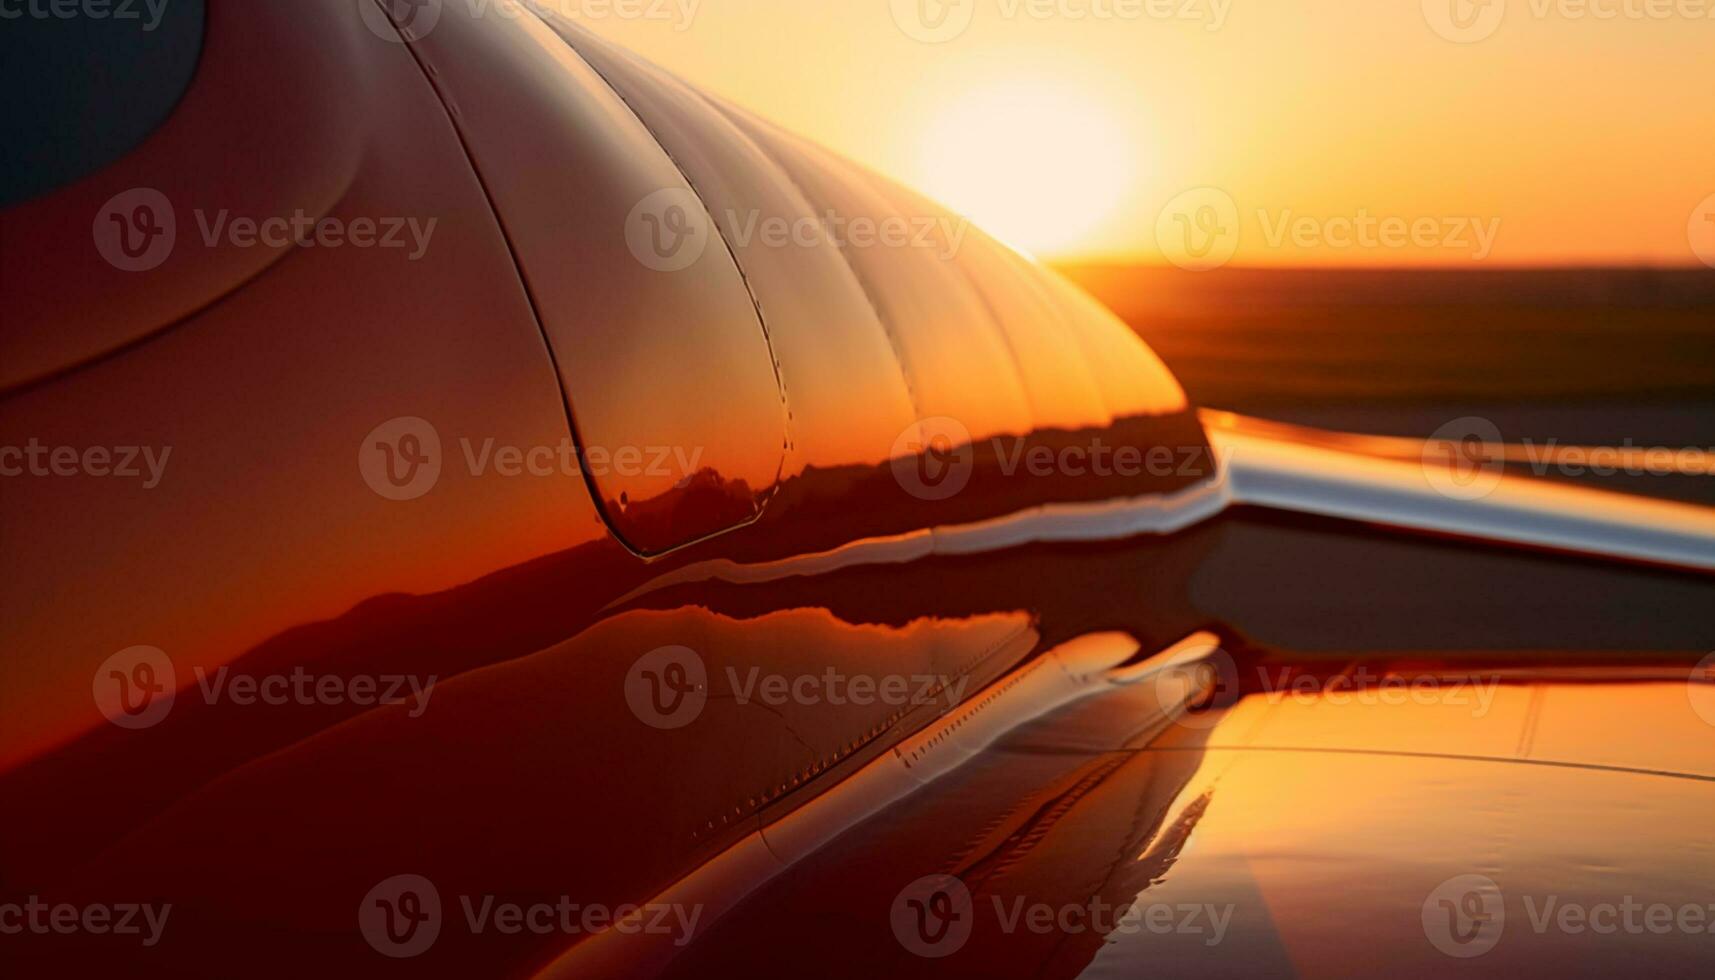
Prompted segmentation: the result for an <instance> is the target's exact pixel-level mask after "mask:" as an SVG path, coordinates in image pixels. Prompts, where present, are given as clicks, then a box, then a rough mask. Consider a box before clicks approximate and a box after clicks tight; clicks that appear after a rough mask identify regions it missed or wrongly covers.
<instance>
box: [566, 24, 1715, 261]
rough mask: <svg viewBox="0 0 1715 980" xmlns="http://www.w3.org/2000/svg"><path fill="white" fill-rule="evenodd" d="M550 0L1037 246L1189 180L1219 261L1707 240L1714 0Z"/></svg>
mask: <svg viewBox="0 0 1715 980" xmlns="http://www.w3.org/2000/svg"><path fill="white" fill-rule="evenodd" d="M545 2H546V3H548V4H549V5H551V6H558V7H559V8H560V9H562V10H565V11H567V12H569V13H570V14H571V15H572V16H573V18H574V19H575V20H577V21H579V22H580V23H583V24H584V25H586V26H588V27H590V28H592V29H594V30H596V31H598V32H599V33H601V34H603V35H606V36H608V37H610V38H613V39H615V40H617V41H619V42H621V43H623V44H625V45H627V46H629V47H631V48H632V49H634V50H636V51H638V52H639V53H641V54H643V55H644V56H646V57H648V58H650V59H652V60H654V61H656V62H658V63H660V64H663V65H665V66H666V67H668V68H670V69H672V70H673V71H675V72H677V73H679V74H681V75H683V76H685V77H687V78H689V79H690V80H692V81H694V82H697V83H700V84H702V85H703V86H705V87H707V88H708V89H710V90H712V91H714V92H716V93H718V94H721V95H724V96H726V97H728V98H731V99H733V100H734V101H736V102H738V103H740V104H741V105H744V106H747V107H749V108H752V109H754V110H756V111H758V112H760V113H761V114H763V115H764V116H767V117H769V118H771V119H774V120H775V121H777V122H780V123H782V124H783V125H785V126H787V127H788V128H790V129H793V130H796V131H798V132H801V133H803V134H805V135H807V136H810V137H812V138H814V139H816V140H818V141H820V142H822V143H824V144H827V145H828V146H831V147H832V148H834V149H836V150H838V151H840V152H842V153H844V154H846V155H848V156H851V157H853V158H855V159H857V160H859V161H861V162H863V163H865V164H868V165H870V166H873V167H875V168H877V169H879V170H881V171H882V172H884V173H888V174H891V175H893V176H895V177H897V178H899V179H901V180H903V181H904V182H906V183H908V184H911V185H913V186H916V187H918V188H920V189H922V190H924V191H926V192H928V193H929V194H930V195H931V196H933V197H936V198H937V199H939V200H941V201H943V202H945V203H947V204H948V205H950V206H952V207H954V208H955V209H957V210H960V211H962V212H966V213H968V214H969V215H970V216H971V217H973V218H975V219H976V220H977V221H978V223H979V224H981V225H983V226H984V227H986V228H988V229H989V230H991V231H993V232H995V233H996V234H998V235H1000V236H1001V237H1003V238H1005V239H1007V240H1008V241H1009V242H1011V243H1013V244H1015V245H1017V246H1019V247H1021V248H1024V249H1027V250H1030V251H1032V252H1035V253H1036V254H1038V255H1040V256H1042V257H1045V258H1061V259H1064V258H1113V259H1139V260H1144V261H1156V260H1159V259H1160V258H1162V255H1163V248H1171V246H1164V245H1163V244H1162V241H1163V238H1162V234H1158V225H1159V226H1160V227H1161V228H1163V229H1165V231H1164V232H1163V234H1168V233H1170V232H1171V229H1172V228H1173V227H1174V226H1173V221H1172V219H1171V216H1170V215H1169V216H1167V217H1165V218H1164V215H1163V211H1164V208H1166V207H1167V206H1168V205H1169V203H1170V202H1172V201H1174V199H1175V198H1180V197H1181V195H1183V194H1184V192H1187V191H1192V190H1194V189H1197V188H1214V189H1216V190H1217V191H1218V192H1219V193H1220V194H1224V195H1225V196H1226V198H1230V200H1231V201H1232V202H1233V206H1234V209H1235V211H1236V213H1237V215H1238V236H1237V241H1236V249H1237V253H1236V256H1234V258H1233V259H1232V261H1234V262H1235V263H1237V264H1246V265H1307V264H1308V265H1366V266H1376V265H1402V264H1414V265H1415V264H1453V265H1471V264H1483V265H1494V266H1517V265H1535V264H1582V263H1611V264H1638V263H1647V264H1657V265H1695V264H1696V263H1697V253H1696V252H1695V251H1694V247H1704V246H1707V247H1709V248H1710V249H1711V250H1712V251H1711V253H1710V254H1711V255H1712V256H1715V222H1711V221H1706V220H1704V217H1705V215H1706V214H1708V213H1710V212H1715V106H1712V104H1711V102H1712V99H1715V0H1647V2H1648V3H1650V4H1656V5H1660V4H1663V3H1665V6H1653V7H1652V6H1649V5H1646V0H1587V5H1581V4H1582V3H1584V0H1579V2H1574V0H1565V2H1564V3H1560V2H1558V0H1557V2H1555V3H1550V2H1549V0H1510V2H1509V0H1488V2H1487V4H1486V5H1484V4H1477V3H1473V2H1471V0H1421V2H1420V0H1296V2H1295V0H1267V2H1260V0H1035V2H1034V3H1032V2H1031V0H962V3H961V2H953V3H939V2H937V0H893V2H892V3H890V2H889V0H814V2H807V0H704V2H702V3H701V4H696V3H695V2H694V0H673V2H672V3H668V2H663V3H662V4H661V6H660V8H659V9H660V12H661V13H662V16H663V17H664V18H665V19H650V18H648V17H642V18H637V19H625V18H621V17H618V16H615V15H614V14H613V12H612V11H613V10H626V9H633V7H627V6H626V5H625V4H619V5H616V6H614V7H612V8H609V7H606V6H603V5H601V4H592V3H589V2H587V0H545ZM1676 2H1678V3H1680V4H1681V6H1678V7H1676V6H1675V3H1676ZM674 3H676V4H677V7H676V8H675V7H674V5H673V4H674ZM633 6H634V7H635V9H637V10H641V11H645V12H647V11H648V10H649V8H650V3H648V2H642V3H636V4H634V5H633ZM675 9H676V10H677V11H678V12H677V13H668V11H672V10H675ZM1652 9H1655V10H1660V11H1665V12H1667V13H1668V14H1669V16H1667V17H1665V18H1656V19H1652V18H1651V17H1650V16H1649V11H1650V10H1652ZM685 11H692V13H691V15H690V16H689V17H688V18H687V17H686V16H685ZM1151 11H1164V12H1165V13H1164V14H1161V13H1158V14H1152V13H1151ZM1598 11H1600V12H1604V13H1611V14H1613V15H1614V16H1610V17H1607V18H1605V19H1602V18H1598V16H1597V12H1598ZM1675 11H1678V12H1675ZM1068 12H1085V15H1084V16H1083V17H1081V18H1080V17H1074V16H1068V15H1067V14H1068ZM604 13H605V16H603V15H602V14H604ZM1693 13H1696V14H1701V16H1699V17H1695V18H1694V17H1692V16H1689V15H1690V14H1693ZM687 22H688V23H687ZM902 25H904V26H902ZM1461 25H1463V33H1461ZM1438 26H1439V27H1440V29H1441V32H1439V33H1438V30H1437V27H1438ZM1217 28H1218V29H1217ZM1444 33H1445V34H1451V35H1456V36H1461V37H1465V38H1469V39H1470V41H1469V43H1456V42H1455V41H1454V40H1450V39H1449V38H1448V37H1445V36H1443V34H1444ZM913 34H916V35H919V36H920V37H929V38H933V37H936V36H938V35H939V36H950V37H951V39H950V40H945V41H943V42H941V43H927V42H926V41H924V40H919V39H917V38H914V37H913V36H912V35H913ZM1218 199H1219V198H1217V200H1218ZM1190 200H1191V201H1192V202H1193V203H1203V202H1206V201H1207V200H1208V195H1207V193H1206V192H1204V193H1203V194H1202V195H1201V196H1196V197H1193V198H1191V199H1190ZM1217 210H1218V209H1217ZM1202 213H1203V215H1204V216H1207V215H1212V214H1214V212H1208V211H1204V212H1202ZM1193 215H1196V212H1195V211H1194V212H1193ZM1364 216H1368V218H1369V219H1370V220H1371V221H1372V222H1373V224H1372V226H1371V227H1372V228H1373V232H1372V234H1371V235H1370V236H1369V237H1368V239H1367V240H1359V239H1364V238H1365V236H1363V235H1362V234H1361V228H1362V224H1363V222H1362V221H1361V220H1360V219H1362V218H1363V217H1364ZM1303 218H1310V219H1312V221H1311V222H1309V223H1308V224H1307V225H1306V224H1304V223H1303V222H1301V220H1300V219H1303ZM1328 219H1347V221H1345V222H1340V221H1335V222H1333V223H1329V220H1328ZM1194 220H1196V221H1199V222H1200V221H1201V220H1202V218H1195V219H1194ZM1211 220H1212V219H1211ZM1385 221H1392V222H1393V224H1394V229H1395V230H1396V231H1400V230H1402V229H1405V228H1415V229H1417V231H1415V232H1413V233H1412V234H1409V235H1405V236H1404V238H1406V239H1415V240H1416V241H1415V243H1414V242H1413V241H1411V240H1406V241H1403V242H1402V241H1401V240H1400V238H1401V236H1400V235H1395V236H1392V240H1391V243H1385V242H1382V239H1383V238H1387V237H1388V236H1385V235H1383V234H1382V232H1383V230H1384V225H1383V222H1385ZM1348 226H1349V229H1350V230H1348ZM1210 227H1213V226H1210ZM1704 230H1706V231H1707V234H1708V236H1709V237H1708V238H1706V239H1700V238H1698V235H1699V234H1702V233H1703V231H1704ZM1694 242H1697V243H1698V244H1697V245H1696V246H1694V244H1693V243H1694ZM1711 262H1715V258H1711Z"/></svg>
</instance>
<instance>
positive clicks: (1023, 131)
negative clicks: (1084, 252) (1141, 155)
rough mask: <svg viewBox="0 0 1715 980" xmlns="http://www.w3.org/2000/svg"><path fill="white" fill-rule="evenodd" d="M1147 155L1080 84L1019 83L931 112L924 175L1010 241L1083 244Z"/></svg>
mask: <svg viewBox="0 0 1715 980" xmlns="http://www.w3.org/2000/svg"><path fill="white" fill-rule="evenodd" d="M1137 167H1138V161H1137V160H1136V158H1135V156H1134V154H1133V153H1132V148H1131V146H1129V145H1128V141H1127V139H1126V135H1125V133H1124V131H1123V130H1122V129H1121V127H1120V126H1118V125H1117V120H1116V119H1115V118H1114V117H1113V115H1112V114H1111V113H1109V112H1107V111H1106V110H1105V109H1104V108H1103V107H1102V106H1099V105H1097V104H1095V103H1094V102H1092V101H1091V100H1090V99H1089V98H1088V97H1087V96H1082V95H1080V94H1078V93H1077V92H1076V91H1074V90H1070V89H1060V88H1056V87H1054V86H1052V85H1048V86H1044V85H1025V84H1013V85H1004V86H996V87H993V88H986V89H983V90H980V91H977V92H973V93H970V94H968V95H966V96H965V97H964V98H962V99H961V100H959V101H958V102H955V103H953V104H952V105H950V106H949V107H948V108H947V109H946V110H945V111H943V112H942V113H940V114H939V115H938V116H935V117H933V118H932V121H931V123H930V127H929V131H928V132H927V133H926V134H925V136H924V139H923V144H922V154H921V162H920V164H919V170H920V173H919V177H918V181H919V183H920V184H921V185H922V186H923V188H924V189H925V190H926V191H928V192H929V194H931V195H932V196H933V197H935V198H936V199H938V200H940V201H941V202H943V203H945V204H946V205H947V206H949V207H951V208H953V209H954V210H955V211H958V212H959V213H961V214H963V215H965V216H966V217H968V218H970V219H971V220H973V221H975V222H976V223H977V224H978V225H980V226H982V227H983V229H984V230H986V231H988V232H990V233H992V234H994V235H997V236H998V237H1000V238H1002V239H1004V240H1006V241H1007V242H1008V243H1010V244H1012V245H1014V246H1016V247H1019V248H1022V249H1026V250H1028V251H1030V252H1033V253H1037V254H1047V255H1056V254H1065V253H1069V252H1076V251H1077V250H1078V249H1079V248H1080V247H1081V246H1083V245H1085V244H1086V242H1087V239H1088V236H1089V235H1090V233H1091V232H1092V231H1094V230H1095V229H1096V228H1097V227H1098V226H1099V225H1100V224H1101V222H1102V221H1103V219H1105V218H1108V217H1109V216H1111V215H1112V214H1114V212H1115V211H1116V210H1117V209H1118V207H1119V204H1120V200H1121V198H1122V196H1123V195H1124V194H1125V193H1126V192H1127V190H1128V188H1130V187H1131V186H1132V185H1133V184H1134V183H1135V181H1136V177H1137V173H1136V171H1137Z"/></svg>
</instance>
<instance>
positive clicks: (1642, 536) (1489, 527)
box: [1204, 412, 1715, 571]
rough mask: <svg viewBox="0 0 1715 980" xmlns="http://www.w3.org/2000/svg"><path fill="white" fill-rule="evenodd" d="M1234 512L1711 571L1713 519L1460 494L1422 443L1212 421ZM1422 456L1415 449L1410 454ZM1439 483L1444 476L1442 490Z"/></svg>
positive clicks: (1498, 474)
mask: <svg viewBox="0 0 1715 980" xmlns="http://www.w3.org/2000/svg"><path fill="white" fill-rule="evenodd" d="M1204 417H1205V420H1206V421H1207V422H1208V425H1209V433H1210V437H1211V439H1212V440H1213V442H1214V445H1215V448H1216V453H1217V454H1218V455H1219V456H1220V457H1221V458H1222V459H1223V461H1224V462H1225V465H1226V467H1227V470H1228V474H1229V478H1230V480H1231V486H1232V499H1233V501H1234V502H1235V503H1239V504H1246V505H1252V506H1258V507H1267V508H1271V509H1274V510H1280V511H1288V512H1292V513H1299V514H1314V515H1319V516H1323V517H1332V518H1339V519H1343V520H1352V521H1364V522H1368V523H1371V524H1375V525H1380V526H1383V527H1389V528H1396V529H1402V530H1410V531H1419V532H1426V533H1431V534H1441V535H1449V536H1452V537H1458V538H1465V539H1470V540H1476V541H1485V542H1498V543H1505V544H1511V545H1518V546H1523V547H1529V548H1543V549H1548V550H1551V551H1558V552H1564V553H1567V554H1577V555H1588V556H1593V557H1601V558H1613V559H1620V560H1626V561H1636V562H1643V563H1646V564H1653V565H1662V566H1666V567H1670V568H1683V569H1695V570H1700V571H1715V511H1711V510H1710V509H1709V508H1707V507H1698V506H1694V505H1691V504H1681V503H1674V502H1670V501H1664V500H1654V499H1649V498H1644V497H1635V496H1628V495H1625V494H1618V493H1609V492H1605V491H1600V490H1594V489H1587V488H1583V487H1575V486H1568V485H1564V484H1557V483H1548V482H1544V481H1537V480H1530V479H1527V478H1524V477H1520V476H1517V475H1512V474H1507V473H1505V472H1502V471H1500V470H1498V469H1497V470H1494V471H1492V472H1491V473H1489V474H1486V475H1479V476H1478V477H1477V478H1478V479H1481V480H1482V481H1483V482H1482V483H1480V484H1478V483H1471V484H1468V485H1464V486H1461V485H1460V484H1458V483H1456V482H1455V481H1454V480H1453V479H1452V478H1451V477H1448V476H1446V475H1447V474H1448V473H1449V472H1450V469H1451V467H1453V466H1455V465H1457V463H1456V462H1454V461H1448V460H1446V459H1444V458H1442V456H1441V455H1439V454H1437V453H1436V452H1434V451H1433V448H1432V447H1429V446H1428V445H1427V444H1425V443H1422V442H1413V441H1410V440H1399V439H1385V438H1374V437H1369V436H1356V435H1344V434H1337V433H1326V432H1319V431H1316V430H1310V429H1298V428H1295V427H1293V426H1285V425H1281V424H1278V423H1272V422H1270V423H1261V422H1256V421H1254V420H1249V419H1243V418H1240V417H1238V416H1235V415H1232V414H1230V413H1225V412H1214V413H1206V414H1205V416H1204ZM1414 447H1415V448H1414ZM1435 477H1442V479H1440V480H1437V479H1434V478H1435Z"/></svg>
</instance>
